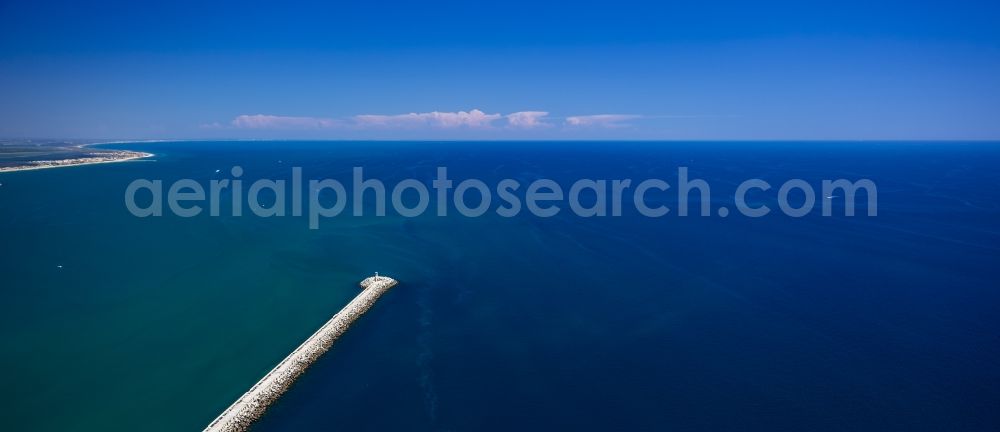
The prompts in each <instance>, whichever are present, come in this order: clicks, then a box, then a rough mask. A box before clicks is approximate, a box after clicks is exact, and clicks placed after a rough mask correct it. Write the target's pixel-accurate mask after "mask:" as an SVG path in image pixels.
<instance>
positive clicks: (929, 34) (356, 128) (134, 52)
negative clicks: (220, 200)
mask: <svg viewBox="0 0 1000 432" xmlns="http://www.w3.org/2000/svg"><path fill="white" fill-rule="evenodd" d="M353 3H361V2H352V3H340V4H338V3H334V2H297V3H296V2H282V3H281V4H280V5H279V4H277V3H274V4H265V3H260V4H255V3H253V2H229V3H225V2H222V3H212V4H210V5H205V4H201V3H199V2H183V1H181V2H163V3H162V4H157V5H146V4H143V2H120V3H115V2H97V3H80V4H75V3H69V2H66V3H61V2H46V1H31V2H27V1H24V2H18V1H14V2H11V1H4V2H0V95H2V96H0V136H4V137H58V138H72V137H76V138H334V139H355V138H362V139H1000V25H997V24H996V23H998V22H1000V4H997V3H995V2H992V3H991V2H961V1H953V2H939V3H929V2H917V1H910V2H874V1H866V2H850V1H847V2H844V1H841V2H801V1H800V2H713V3H710V4H705V5H703V4H701V3H704V2H683V3H680V2H678V3H673V2H629V1H617V2H582V3H566V2H559V3H556V2H552V3H544V2H518V1H506V2H497V3H484V2H468V1H466V2H433V3H432V2H421V3H413V4H408V5H404V4H388V3H379V4H375V3H372V4H369V5H360V4H353Z"/></svg>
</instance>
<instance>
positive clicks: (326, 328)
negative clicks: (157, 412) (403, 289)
mask: <svg viewBox="0 0 1000 432" xmlns="http://www.w3.org/2000/svg"><path fill="white" fill-rule="evenodd" d="M396 284H397V282H396V280H395V279H393V278H390V277H386V276H378V273H376V274H375V276H372V277H369V278H366V279H365V280H363V281H361V288H363V291H361V293H360V294H358V296H357V297H355V298H354V299H353V300H351V302H350V303H348V304H347V306H344V308H343V309H341V310H340V312H337V314H336V315H334V316H333V318H330V320H329V321H327V322H326V324H323V326H322V327H320V328H319V330H316V332H315V333H313V334H312V336H309V338H308V339H306V341H305V342H303V343H302V344H301V345H299V346H298V348H295V350H294V351H292V353H291V354H289V355H288V357H285V359H284V360H282V361H281V363H278V365H277V366H275V367H274V369H271V371H270V372H268V373H267V375H264V378H261V379H260V381H257V384H254V386H253V387H251V388H250V390H248V391H247V392H246V393H244V394H243V396H240V398H239V399H237V400H236V402H233V404H232V405H230V406H229V408H226V410H225V411H223V412H222V414H219V416H218V417H216V418H215V420H214V421H212V423H210V424H209V425H208V427H206V428H205V430H204V432H236V431H245V430H247V429H249V428H250V425H251V424H253V422H254V421H256V420H257V419H259V418H260V417H261V416H262V415H264V411H265V410H267V408H268V407H269V406H271V404H273V403H274V402H275V401H277V400H278V398H279V397H280V396H281V395H282V394H284V393H285V391H287V390H288V388H289V387H291V386H292V383H294V382H295V380H296V379H297V378H298V377H299V376H300V375H302V373H303V372H305V370H306V369H307V368H308V367H309V366H310V365H312V364H313V363H314V362H315V361H316V360H317V359H319V357H320V356H321V355H323V353H325V352H326V351H327V350H329V349H330V347H331V346H332V345H333V343H334V342H335V341H336V340H337V338H339V337H340V335H342V334H344V332H346V331H347V328H348V327H350V325H351V324H352V323H353V322H354V321H355V320H357V319H358V317H360V316H361V315H362V314H364V313H365V312H367V311H368V309H369V308H371V307H372V305H374V304H375V301H376V300H378V298H379V297H380V296H382V294H385V292H386V291H389V288H392V287H394V286H396Z"/></svg>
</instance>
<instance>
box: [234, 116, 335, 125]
mask: <svg viewBox="0 0 1000 432" xmlns="http://www.w3.org/2000/svg"><path fill="white" fill-rule="evenodd" d="M340 124H341V122H340V121H338V120H335V119H328V118H320V117H288V116H274V115H264V114H255V115H241V116H238V117H236V118H235V119H233V122H232V125H233V127H236V128H241V129H325V128H331V127H334V126H338V125H340Z"/></svg>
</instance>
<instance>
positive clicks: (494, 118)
mask: <svg viewBox="0 0 1000 432" xmlns="http://www.w3.org/2000/svg"><path fill="white" fill-rule="evenodd" d="M548 115H549V112H548V111H517V112H512V113H510V114H499V113H496V114H487V113H485V112H483V111H481V110H478V109H472V110H469V111H431V112H421V113H409V114H393V115H384V114H362V115H355V116H350V117H340V118H324V117H292V116H276V115H267V114H254V115H240V116H237V117H236V118H234V119H233V120H232V121H231V122H229V124H219V123H210V124H204V125H201V127H202V128H203V129H229V128H233V129H257V130H319V129H337V130H348V131H349V130H366V129H368V130H376V129H411V130H419V129H462V128H464V129H479V130H490V129H493V130H500V129H496V128H494V126H495V125H497V126H500V127H501V128H502V129H507V130H514V129H518V130H528V129H542V128H547V127H552V126H556V125H557V123H554V122H550V121H546V120H550V119H551V118H550V117H548ZM556 118H558V117H556ZM640 118H652V117H648V116H642V115H634V114H594V115H581V116H570V117H566V118H565V120H564V121H563V123H562V124H563V126H564V128H563V129H575V128H609V129H611V128H623V127H628V126H630V124H629V123H628V122H629V120H634V119H640Z"/></svg>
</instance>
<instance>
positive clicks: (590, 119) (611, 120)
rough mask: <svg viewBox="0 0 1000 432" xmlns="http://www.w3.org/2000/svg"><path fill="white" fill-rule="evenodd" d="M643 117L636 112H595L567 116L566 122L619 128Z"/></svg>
mask: <svg viewBox="0 0 1000 432" xmlns="http://www.w3.org/2000/svg"><path fill="white" fill-rule="evenodd" d="M637 118H642V116H639V115H634V114H595V115H585V116H572V117H566V124H567V125H569V126H580V127H603V128H618V127H625V126H628V124H627V123H624V122H626V121H628V120H633V119H637Z"/></svg>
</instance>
